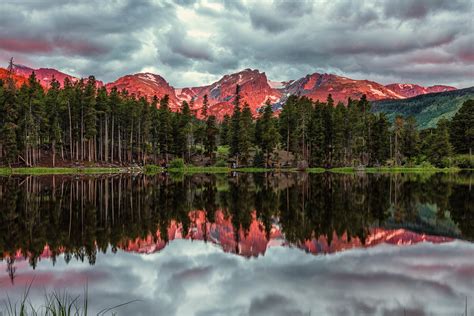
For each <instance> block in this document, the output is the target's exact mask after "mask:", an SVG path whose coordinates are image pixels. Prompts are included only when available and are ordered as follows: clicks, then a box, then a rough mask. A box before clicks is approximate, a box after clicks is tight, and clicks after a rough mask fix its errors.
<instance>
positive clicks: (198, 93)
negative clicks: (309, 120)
mask: <svg viewBox="0 0 474 316" xmlns="http://www.w3.org/2000/svg"><path fill="white" fill-rule="evenodd" d="M33 71H34V72H35V74H36V77H37V78H38V80H39V82H40V84H41V85H42V86H43V87H45V88H46V89H47V88H48V87H49V85H50V83H51V80H52V78H53V77H54V78H56V79H57V80H58V81H59V82H60V83H62V82H63V81H64V79H65V78H69V80H71V81H72V82H75V81H77V80H79V78H76V77H74V76H71V75H69V74H66V73H63V72H61V71H58V70H56V69H52V68H38V69H33V68H30V67H26V66H22V65H15V67H14V79H15V80H16V82H17V84H18V85H21V84H22V83H23V82H25V81H26V78H27V77H28V76H29V75H30V74H31V73H32V72H33ZM7 76H8V71H7V70H6V69H2V68H0V79H1V78H5V77H7ZM237 84H238V85H239V86H240V94H241V97H242V102H243V103H245V102H246V103H248V104H249V106H250V108H251V110H252V112H253V113H256V112H257V110H258V109H259V108H260V107H261V106H262V105H263V104H264V103H265V102H266V101H267V100H270V102H271V103H272V104H274V105H275V107H276V108H278V107H280V106H281V105H282V104H283V103H284V102H285V100H286V99H287V97H288V96H289V95H292V94H294V95H300V96H307V97H308V98H311V99H313V100H320V101H325V100H326V99H327V96H328V95H329V94H331V95H332V98H333V99H334V101H335V102H339V101H341V102H346V101H347V99H348V98H352V99H358V98H360V97H361V96H362V95H364V94H365V95H366V96H367V99H368V100H370V101H378V100H401V99H405V98H410V97H414V96H417V95H421V94H428V93H432V92H444V91H452V90H456V88H455V87H451V86H442V85H435V86H431V87H423V86H420V85H416V84H405V83H394V84H389V85H382V84H380V83H377V82H375V81H369V80H355V79H351V78H347V77H342V76H338V75H334V74H320V73H313V74H310V75H307V76H305V77H303V78H299V79H297V80H290V81H285V82H277V81H271V80H269V79H268V78H267V76H266V74H265V73H264V72H260V71H259V70H256V69H254V70H252V69H244V70H242V71H240V72H237V73H233V74H228V75H225V76H223V77H222V78H221V79H220V80H218V81H216V82H214V83H212V84H210V85H204V86H198V87H185V88H175V87H173V86H171V85H170V84H169V83H168V82H167V81H166V79H165V78H163V77H162V76H160V75H157V74H153V73H137V74H132V75H126V76H123V77H120V78H118V79H117V80H115V81H113V82H108V83H103V82H101V81H97V85H98V86H104V85H105V87H106V88H107V89H108V90H110V89H112V88H113V87H116V88H117V89H119V90H122V89H126V90H128V91H129V93H131V94H135V95H137V96H145V97H147V98H152V97H153V96H155V95H156V96H157V97H158V98H162V97H163V96H164V95H168V96H169V98H170V107H171V108H172V109H174V110H176V109H178V108H179V106H180V105H181V103H182V101H187V102H190V103H191V105H192V109H193V110H199V109H200V108H201V107H202V103H203V99H204V95H207V96H208V100H209V113H210V114H214V115H216V116H217V117H222V116H223V115H225V114H231V113H232V110H233V105H232V101H233V99H234V96H235V90H236V85H237ZM198 113H199V111H198Z"/></svg>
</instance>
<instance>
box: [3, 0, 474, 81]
mask: <svg viewBox="0 0 474 316" xmlns="http://www.w3.org/2000/svg"><path fill="white" fill-rule="evenodd" d="M473 15H474V12H473V1H471V0H462V1H461V0H459V1H457V0H419V1H402V0H400V1H398V0H384V1H376V2H369V1H365V2H362V1H356V0H341V1H324V0H320V1H303V0H302V1H284V0H274V1H270V0H268V1H244V0H232V1H208V0H176V1H171V0H150V1H145V0H139V1H132V0H116V1H102V2H100V3H98V2H95V1H91V0H90V1H80V2H79V1H61V2H58V1H41V2H36V1H27V0H24V1H22V0H19V1H13V0H6V1H2V2H1V3H0V65H2V66H5V65H6V64H7V61H8V60H9V58H10V57H12V56H13V57H14V58H15V60H16V61H17V63H21V64H26V65H29V66H32V67H53V68H57V69H59V70H62V71H64V72H67V73H71V74H73V75H76V76H87V75H89V74H93V75H95V76H97V77H98V78H99V79H101V80H104V81H112V80H115V79H117V78H118V77H120V76H122V75H125V74H129V73H136V72H141V71H151V72H155V73H158V74H160V75H162V76H163V77H165V78H166V79H167V80H168V81H169V82H170V83H171V84H172V85H173V86H176V87H183V86H193V85H203V84H209V83H211V82H212V81H214V80H218V79H219V78H220V77H221V76H222V75H224V74H227V73H231V72H235V71H239V70H241V69H244V68H257V69H259V70H261V71H265V72H266V73H267V75H268V77H269V78H270V79H272V80H282V81H283V80H289V79H296V78H299V77H302V76H304V75H306V74H308V73H313V72H328V73H335V74H339V75H344V76H348V77H353V78H356V79H371V80H376V81H379V82H381V83H385V84H387V83H392V82H408V83H418V84H423V85H431V84H448V85H454V86H457V87H468V86H472V85H473V84H474V81H473V79H472V78H473V77H474V26H473V19H472V16H473Z"/></svg>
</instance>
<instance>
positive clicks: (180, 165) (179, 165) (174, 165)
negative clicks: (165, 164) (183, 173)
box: [170, 158, 185, 169]
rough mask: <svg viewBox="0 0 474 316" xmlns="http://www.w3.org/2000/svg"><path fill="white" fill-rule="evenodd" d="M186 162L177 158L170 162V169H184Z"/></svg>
mask: <svg viewBox="0 0 474 316" xmlns="http://www.w3.org/2000/svg"><path fill="white" fill-rule="evenodd" d="M184 166H185V165H184V160H183V159H182V158H175V159H173V160H171V161H170V169H184Z"/></svg>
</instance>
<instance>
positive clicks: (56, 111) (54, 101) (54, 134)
mask: <svg viewBox="0 0 474 316" xmlns="http://www.w3.org/2000/svg"><path fill="white" fill-rule="evenodd" d="M59 95H60V85H59V82H58V81H57V80H55V79H54V78H53V80H52V81H51V87H50V88H49V90H48V93H47V94H46V100H45V104H46V111H47V116H48V122H49V133H48V134H49V135H48V136H49V141H50V146H51V151H52V165H53V167H54V166H55V165H56V151H57V149H58V146H61V145H62V129H61V125H60V124H61V123H60V121H61V110H60V107H61V104H60V98H59Z"/></svg>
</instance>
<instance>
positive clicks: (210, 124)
mask: <svg viewBox="0 0 474 316" xmlns="http://www.w3.org/2000/svg"><path fill="white" fill-rule="evenodd" d="M218 134H219V129H218V127H217V120H216V117H215V116H214V115H210V116H209V117H208V118H207V120H206V138H205V140H204V148H205V149H206V153H207V154H208V155H209V157H212V153H213V152H214V151H215V150H216V149H217V136H218Z"/></svg>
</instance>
